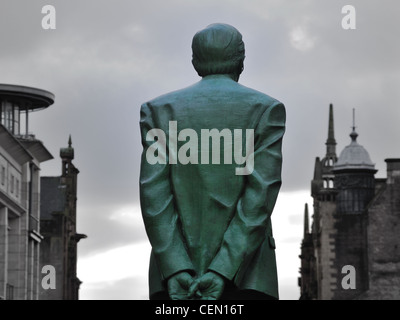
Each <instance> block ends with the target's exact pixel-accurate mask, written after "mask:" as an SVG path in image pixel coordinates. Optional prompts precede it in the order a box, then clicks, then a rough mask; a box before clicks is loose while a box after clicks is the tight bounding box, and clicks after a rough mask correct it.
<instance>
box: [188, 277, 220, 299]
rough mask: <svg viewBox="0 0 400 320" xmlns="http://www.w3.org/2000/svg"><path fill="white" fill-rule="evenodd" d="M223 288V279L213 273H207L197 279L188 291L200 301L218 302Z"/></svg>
mask: <svg viewBox="0 0 400 320" xmlns="http://www.w3.org/2000/svg"><path fill="white" fill-rule="evenodd" d="M224 287H225V280H224V278H223V277H221V276H220V275H218V274H217V273H214V272H207V273H206V274H204V275H203V276H202V277H200V278H199V279H197V280H195V281H194V282H193V283H192V285H191V287H190V289H189V292H190V295H193V293H195V294H196V296H197V297H199V298H200V299H201V300H218V299H219V298H220V297H221V295H222V293H223V291H224Z"/></svg>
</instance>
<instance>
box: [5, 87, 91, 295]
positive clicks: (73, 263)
mask: <svg viewBox="0 0 400 320" xmlns="http://www.w3.org/2000/svg"><path fill="white" fill-rule="evenodd" d="M53 103H54V95H53V94H52V93H50V92H48V91H45V90H41V89H36V88H31V87H25V86H16V85H8V84H0V111H1V124H0V300H38V299H46V300H47V299H49V300H55V299H59V300H61V299H78V291H79V285H80V281H79V279H78V278H77V275H76V274H77V272H76V268H77V243H78V241H79V240H80V239H82V238H85V237H86V236H85V235H82V234H78V233H77V232H76V201H77V176H78V173H79V170H78V169H77V168H76V167H75V166H74V164H73V163H72V160H73V159H74V149H73V148H72V145H71V139H70V140H69V145H68V147H67V148H63V149H61V151H60V157H61V161H62V172H61V176H59V177H40V164H41V163H43V162H44V161H47V160H50V159H53V156H52V155H51V154H50V152H49V151H48V150H47V149H46V147H45V146H44V145H43V143H42V142H41V141H40V140H38V139H36V137H35V136H34V135H33V134H31V133H30V131H29V114H30V113H31V112H34V111H38V110H41V109H44V108H47V107H49V106H50V105H52V104H53ZM48 267H50V268H51V269H48ZM43 270H50V271H51V270H53V272H54V276H55V279H54V286H53V285H52V286H47V285H43V279H44V277H45V276H46V275H45V274H43Z"/></svg>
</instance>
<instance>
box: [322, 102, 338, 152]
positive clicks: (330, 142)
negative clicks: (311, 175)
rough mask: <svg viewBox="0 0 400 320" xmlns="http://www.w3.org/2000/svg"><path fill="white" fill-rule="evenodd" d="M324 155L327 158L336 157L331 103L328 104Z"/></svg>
mask: <svg viewBox="0 0 400 320" xmlns="http://www.w3.org/2000/svg"><path fill="white" fill-rule="evenodd" d="M325 144H326V156H327V157H329V158H332V157H333V158H336V140H335V129H334V123H333V104H332V103H331V104H330V105H329V127H328V139H327V140H326V143H325Z"/></svg>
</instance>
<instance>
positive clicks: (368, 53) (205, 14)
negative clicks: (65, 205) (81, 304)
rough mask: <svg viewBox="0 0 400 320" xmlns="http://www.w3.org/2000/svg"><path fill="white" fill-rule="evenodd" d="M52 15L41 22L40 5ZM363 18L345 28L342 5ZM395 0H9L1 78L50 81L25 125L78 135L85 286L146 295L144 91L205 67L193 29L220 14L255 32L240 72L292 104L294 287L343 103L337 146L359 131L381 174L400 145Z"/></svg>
mask: <svg viewBox="0 0 400 320" xmlns="http://www.w3.org/2000/svg"><path fill="white" fill-rule="evenodd" d="M48 4H50V5H53V6H54V7H55V9H56V29H55V30H44V29H43V28H42V24H41V22H42V18H43V17H44V14H42V13H41V11H42V7H43V6H44V5H48ZM348 4H350V5H353V6H354V7H355V9H356V29H355V30H344V29H343V28H342V18H343V17H344V16H345V15H344V14H342V12H341V11H342V7H343V6H344V5H348ZM399 15H400V2H399V1H398V0H362V1H361V0H346V1H342V0H324V1H319V0H297V1H293V0H279V1H278V0H247V1H239V0H219V1H216V0H202V1H198V0H197V1H194V0H172V1H170V0H145V1H139V0H130V1H128V0H114V1H105V0H96V1H89V0H80V1H77V0H70V1H61V0H60V1H52V0H47V1H39V0H35V1H27V0H23V1H22V0H1V1H0V48H1V50H0V83H7V84H18V85H26V86H33V87H37V88H41V89H45V90H48V91H50V92H52V93H54V94H55V96H56V99H55V104H54V105H52V106H51V107H49V108H48V109H46V110H43V111H39V112H36V113H33V114H32V117H31V123H30V130H31V131H32V132H33V133H34V134H36V137H37V138H38V139H39V140H42V141H43V143H44V144H45V146H46V147H47V148H48V149H49V151H50V152H51V153H52V154H53V156H54V157H55V159H54V160H51V161H48V162H46V163H44V164H43V165H42V175H47V176H52V175H60V173H61V172H60V171H61V161H60V159H59V149H60V148H61V147H65V146H66V145H67V141H68V136H69V134H71V135H72V142H73V147H74V148H75V160H74V163H75V165H76V166H77V167H78V168H79V170H80V174H79V179H78V183H79V184H78V189H79V190H78V232H81V233H85V234H87V235H88V239H85V240H82V241H81V242H80V243H79V259H80V260H79V268H78V276H79V277H80V279H81V280H82V281H83V284H82V286H81V291H80V294H81V298H82V299H147V265H148V258H149V257H148V255H149V244H148V241H147V237H146V234H145V232H144V227H143V223H142V220H141V216H140V206H139V195H138V174H139V165H140V153H141V149H142V148H141V144H140V136H139V127H138V122H139V108H140V105H141V104H142V103H143V102H145V101H148V100H150V99H152V98H154V97H156V96H158V95H161V94H163V93H166V92H169V91H172V90H176V89H179V88H182V87H186V86H188V85H190V84H192V83H194V82H196V81H198V80H200V78H199V77H198V76H197V74H196V72H195V71H194V69H193V67H192V65H191V40H192V37H193V35H194V34H195V33H196V32H197V31H199V30H201V29H202V28H204V27H206V26H207V25H209V24H211V23H215V22H223V23H228V24H231V25H233V26H235V27H236V28H237V29H238V30H239V31H240V32H241V33H242V35H243V40H244V42H245V45H246V60H245V70H244V72H243V74H242V77H241V79H240V83H242V84H243V85H245V86H248V87H252V88H255V89H257V90H259V91H262V92H265V93H267V94H269V95H271V96H273V97H275V98H277V99H279V100H280V101H282V102H283V103H284V104H285V105H286V109H287V131H286V134H285V137H284V147H283V155H284V166H283V185H282V189H281V193H280V195H279V198H278V202H277V205H276V208H275V210H274V213H273V218H272V219H273V226H274V235H275V238H276V242H277V251H276V253H277V259H278V261H277V262H278V274H279V280H280V295H281V299H298V297H299V289H298V287H297V277H298V276H299V273H298V270H299V267H300V260H299V258H298V255H299V253H300V242H301V237H302V232H303V226H302V221H303V212H304V203H306V202H308V203H309V205H310V212H311V213H312V210H311V208H312V202H311V200H310V197H309V194H310V181H311V179H312V176H313V169H314V162H315V157H316V156H320V157H323V156H324V155H325V141H326V139H327V134H328V108H329V104H330V103H333V105H334V115H335V135H336V140H337V143H338V146H337V153H338V155H339V154H340V151H341V150H343V148H344V147H345V146H346V145H348V144H349V143H350V138H349V136H348V135H349V134H350V132H351V125H352V109H353V108H356V125H357V132H358V133H359V138H358V142H359V143H360V144H361V145H363V146H364V147H365V148H366V149H367V150H368V152H369V154H370V156H371V159H372V161H373V162H374V163H376V168H377V169H378V170H379V171H378V173H377V177H385V176H386V167H385V162H384V159H386V158H390V157H400V148H399V146H398V143H397V141H398V140H399V138H400V126H399V124H398V121H399V119H400V90H399V84H400V81H399V80H400V73H399V71H400V70H399V69H400V64H399V57H400V50H399V48H400V43H399V37H398V30H399V27H398V21H399Z"/></svg>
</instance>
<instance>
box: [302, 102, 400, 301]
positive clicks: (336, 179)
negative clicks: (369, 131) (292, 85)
mask: <svg viewBox="0 0 400 320" xmlns="http://www.w3.org/2000/svg"><path fill="white" fill-rule="evenodd" d="M350 138H351V142H350V144H349V145H348V146H346V147H345V148H344V149H343V151H342V152H341V153H340V156H339V157H337V156H336V141H335V137H334V121H333V106H332V105H330V110H329V128H328V139H327V141H326V155H325V156H324V158H322V160H321V159H320V158H316V161H315V168H314V178H313V180H312V182H311V195H312V197H313V200H314V203H313V209H314V214H313V217H312V224H311V228H310V225H309V213H308V207H307V205H306V208H305V213H304V237H303V240H302V243H301V255H300V259H301V268H300V274H301V276H300V278H299V286H300V291H301V296H300V299H305V300H309V299H319V300H344V299H400V237H399V230H400V159H386V163H387V178H385V179H377V178H375V173H376V172H377V170H376V169H375V165H374V164H373V162H372V161H371V159H370V156H369V153H368V152H367V150H366V149H365V148H364V147H363V146H361V145H360V144H359V143H358V142H357V138H358V134H357V133H356V131H355V126H354V125H353V131H352V132H351V134H350Z"/></svg>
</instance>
